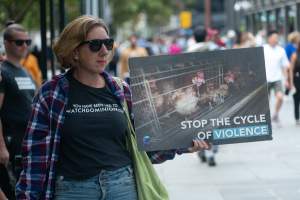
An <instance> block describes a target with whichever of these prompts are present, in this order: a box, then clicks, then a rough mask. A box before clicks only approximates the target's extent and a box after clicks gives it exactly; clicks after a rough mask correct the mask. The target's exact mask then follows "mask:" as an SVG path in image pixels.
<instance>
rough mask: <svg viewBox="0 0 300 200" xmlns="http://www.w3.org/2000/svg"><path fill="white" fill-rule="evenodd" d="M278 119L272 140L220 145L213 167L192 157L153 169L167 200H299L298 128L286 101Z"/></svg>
mask: <svg viewBox="0 0 300 200" xmlns="http://www.w3.org/2000/svg"><path fill="white" fill-rule="evenodd" d="M271 104H272V105H273V103H271ZM273 107H274V106H272V108H273ZM280 117H281V127H278V126H273V140H272V141H263V142H252V143H243V144H231V145H221V146H220V148H219V153H218V154H217V157H216V161H217V166H216V167H208V166H207V164H203V163H201V162H200V161H199V159H198V157H197V155H196V154H185V155H182V156H177V157H176V159H175V160H173V161H167V162H165V163H163V164H161V165H156V169H157V170H158V173H159V175H160V177H161V179H162V181H163V182H164V183H165V185H166V187H167V189H168V191H169V194H170V199H171V200H183V199H186V200H299V199H300V126H296V125H295V122H294V118H293V101H292V99H291V97H290V98H289V99H287V100H286V101H285V102H284V105H283V107H282V110H281V113H280Z"/></svg>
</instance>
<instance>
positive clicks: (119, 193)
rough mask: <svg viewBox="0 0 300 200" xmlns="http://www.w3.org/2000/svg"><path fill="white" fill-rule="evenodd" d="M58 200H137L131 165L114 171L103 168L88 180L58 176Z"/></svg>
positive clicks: (56, 193) (56, 194)
mask: <svg viewBox="0 0 300 200" xmlns="http://www.w3.org/2000/svg"><path fill="white" fill-rule="evenodd" d="M55 199H56V200H71V199H72V200H74V199H78V200H80V199H84V200H86V199H88V200H137V199H138V198H137V191H136V184H135V179H134V174H133V170H132V168H131V166H126V167H122V168H119V169H117V170H114V171H108V170H101V172H100V173H99V174H98V175H97V176H94V177H92V178H89V179H86V180H69V179H65V178H64V177H63V176H58V177H57V180H56V183H55Z"/></svg>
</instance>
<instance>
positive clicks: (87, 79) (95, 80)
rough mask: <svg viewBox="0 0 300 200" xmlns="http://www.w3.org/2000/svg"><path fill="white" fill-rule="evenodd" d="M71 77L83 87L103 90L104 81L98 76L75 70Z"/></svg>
mask: <svg viewBox="0 0 300 200" xmlns="http://www.w3.org/2000/svg"><path fill="white" fill-rule="evenodd" d="M73 76H74V78H75V79H76V80H78V81H79V82H81V83H82V84H84V85H88V86H90V87H94V88H103V87H105V80H104V78H103V76H101V75H100V74H95V73H92V72H88V71H85V70H80V69H75V70H74V72H73Z"/></svg>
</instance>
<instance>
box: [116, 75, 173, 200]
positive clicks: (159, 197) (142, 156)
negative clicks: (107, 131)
mask: <svg viewBox="0 0 300 200" xmlns="http://www.w3.org/2000/svg"><path fill="white" fill-rule="evenodd" d="M114 80H115V81H116V82H117V84H118V86H119V87H120V88H121V90H122V91H124V89H123V84H122V81H121V80H120V79H119V78H117V77H114ZM121 104H122V106H123V110H124V112H125V115H126V118H127V123H128V134H127V136H126V145H127V148H128V150H129V152H130V154H131V157H132V162H133V171H134V175H135V181H136V187H137V192H138V199H139V200H168V199H169V197H168V192H167V190H166V188H165V187H164V185H163V184H162V182H161V181H160V179H159V177H158V175H157V173H156V171H155V169H154V167H153V164H152V163H151V161H150V159H149V157H148V155H147V153H146V152H145V151H139V150H138V147H137V142H136V134H135V130H134V128H133V125H132V123H131V120H130V117H129V112H128V107H127V103H126V100H125V99H124V100H123V101H122V102H121Z"/></svg>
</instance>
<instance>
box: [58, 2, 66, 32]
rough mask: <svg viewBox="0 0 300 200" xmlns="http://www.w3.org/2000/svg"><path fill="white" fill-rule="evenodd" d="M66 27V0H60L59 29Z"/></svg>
mask: <svg viewBox="0 0 300 200" xmlns="http://www.w3.org/2000/svg"><path fill="white" fill-rule="evenodd" d="M64 27H65V0H59V31H60V32H62V30H63V29H64Z"/></svg>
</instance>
